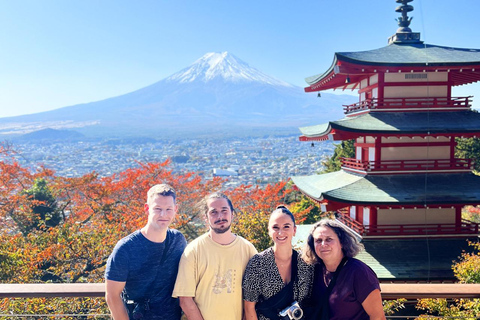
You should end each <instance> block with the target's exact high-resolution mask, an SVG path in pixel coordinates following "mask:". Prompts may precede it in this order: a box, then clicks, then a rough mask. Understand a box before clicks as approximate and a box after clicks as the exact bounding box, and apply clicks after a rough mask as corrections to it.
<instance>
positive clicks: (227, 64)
mask: <svg viewBox="0 0 480 320" xmlns="http://www.w3.org/2000/svg"><path fill="white" fill-rule="evenodd" d="M354 99H355V98H353V97H352V96H347V95H343V96H341V95H333V94H328V93H325V94H322V98H321V99H317V97H316V95H313V94H306V93H304V91H303V88H301V87H297V86H293V85H291V84H288V83H286V82H284V81H281V80H278V79H276V78H274V77H271V76H269V75H266V74H264V73H262V72H261V71H259V70H257V69H255V68H253V67H251V66H249V65H248V64H247V63H246V62H243V61H242V60H240V59H239V58H237V57H235V56H234V55H232V54H230V53H227V52H223V53H207V54H206V55H204V56H203V57H201V58H200V59H198V60H197V61H195V62H194V63H193V64H192V65H191V66H189V67H187V68H185V69H183V70H181V71H179V72H177V73H175V74H173V75H171V76H169V77H167V78H165V79H163V80H160V81H159V82H156V83H154V84H152V85H150V86H147V87H145V88H142V89H139V90H137V91H134V92H130V93H127V94H124V95H121V96H118V97H113V98H109V99H105V100H101V101H96V102H91V103H86V104H78V105H74V106H69V107H64V108H60V109H56V110H52V111H47V112H42V113H36V114H30V115H23V116H17V117H9V118H0V135H7V134H8V135H16V134H23V133H28V132H32V131H36V130H41V129H46V128H53V129H63V130H64V129H74V130H75V131H78V132H81V133H82V134H84V135H86V136H91V137H99V136H104V137H105V136H109V137H115V136H117V137H118V136H150V137H172V136H177V137H181V136H183V135H193V136H213V135H219V134H220V135H226V134H227V135H228V134H232V135H238V134H245V135H249V134H252V133H253V134H255V133H256V134H265V133H278V134H283V133H297V132H298V131H297V130H298V129H297V128H298V126H304V125H310V124H317V123H321V122H323V121H327V120H331V119H337V118H341V117H342V115H343V114H342V108H341V105H342V104H347V103H352V100H354Z"/></svg>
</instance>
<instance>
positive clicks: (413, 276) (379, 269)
mask: <svg viewBox="0 0 480 320" xmlns="http://www.w3.org/2000/svg"><path fill="white" fill-rule="evenodd" d="M362 243H363V245H364V246H365V250H364V251H362V252H360V253H359V254H358V255H357V256H356V258H357V259H359V260H361V261H363V262H365V263H366V264H367V265H368V266H369V267H371V268H372V269H373V270H374V271H375V273H376V274H377V277H378V278H379V280H380V281H421V280H423V281H425V280H431V281H435V280H437V281H439V280H455V277H454V274H453V270H452V261H454V260H458V257H459V256H460V254H461V253H462V252H463V251H465V252H473V251H474V249H473V247H472V246H469V245H468V242H467V241H466V239H465V238H461V239H459V238H453V239H452V238H449V239H432V238H429V239H391V240H390V239H381V240H370V239H369V240H363V242H362ZM398 257H402V258H401V259H399V258H398Z"/></svg>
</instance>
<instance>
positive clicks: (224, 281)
mask: <svg viewBox="0 0 480 320" xmlns="http://www.w3.org/2000/svg"><path fill="white" fill-rule="evenodd" d="M234 281H235V270H232V269H228V270H227V271H226V272H225V274H224V275H221V274H220V270H217V271H216V272H215V283H214V284H213V290H212V291H213V293H215V294H220V293H222V292H223V291H224V289H226V292H227V293H232V292H233V282H234Z"/></svg>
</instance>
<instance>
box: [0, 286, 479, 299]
mask: <svg viewBox="0 0 480 320" xmlns="http://www.w3.org/2000/svg"><path fill="white" fill-rule="evenodd" d="M380 288H381V291H382V298H383V299H384V300H392V299H399V298H405V299H421V298H480V284H459V283H381V284H380ZM104 296H105V284H103V283H47V284H45V283H29V284H12V283H8V284H5V283H4V284H0V298H35V297H104Z"/></svg>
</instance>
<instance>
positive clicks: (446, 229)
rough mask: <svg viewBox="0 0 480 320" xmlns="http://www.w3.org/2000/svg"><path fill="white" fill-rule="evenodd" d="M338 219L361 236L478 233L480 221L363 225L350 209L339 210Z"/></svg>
mask: <svg viewBox="0 0 480 320" xmlns="http://www.w3.org/2000/svg"><path fill="white" fill-rule="evenodd" d="M337 220H339V221H340V222H342V223H343V224H344V225H346V226H347V227H349V228H351V229H352V230H353V231H355V232H356V233H358V234H360V235H361V236H367V237H368V236H407V235H408V236H411V235H415V236H418V235H429V236H432V235H463V234H465V235H467V234H478V231H479V228H478V223H475V222H472V221H468V220H465V219H462V221H461V223H460V224H454V223H432V224H395V225H393V224H392V225H376V226H373V225H363V224H361V223H360V222H358V221H356V220H355V219H353V218H352V217H350V216H349V215H348V211H346V210H342V211H340V210H339V215H338V216H337Z"/></svg>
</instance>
